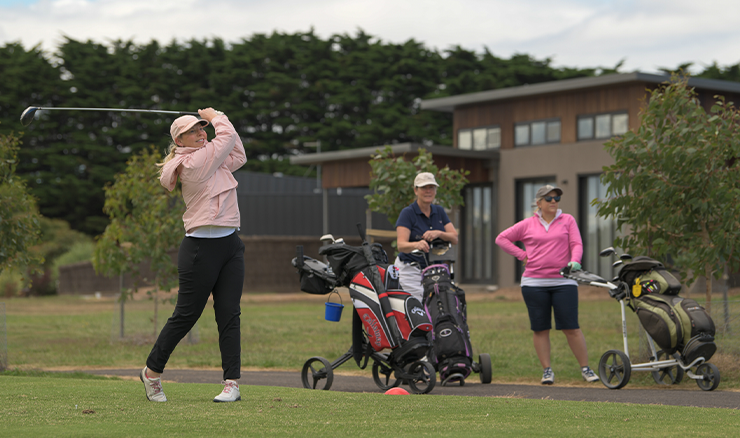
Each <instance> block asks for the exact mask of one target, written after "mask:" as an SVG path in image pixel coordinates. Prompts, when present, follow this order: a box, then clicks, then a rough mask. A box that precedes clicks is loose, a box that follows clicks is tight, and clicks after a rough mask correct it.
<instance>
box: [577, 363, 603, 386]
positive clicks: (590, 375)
mask: <svg viewBox="0 0 740 438" xmlns="http://www.w3.org/2000/svg"><path fill="white" fill-rule="evenodd" d="M581 375H582V376H583V380H585V381H587V382H596V381H597V380H599V376H597V375H596V373H594V370H592V369H591V367H589V366H588V365H586V366H585V367H583V368H581Z"/></svg>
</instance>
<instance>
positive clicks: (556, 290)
mask: <svg viewBox="0 0 740 438" xmlns="http://www.w3.org/2000/svg"><path fill="white" fill-rule="evenodd" d="M522 296H523V297H524V303H525V304H526V305H527V311H528V312H529V325H530V327H531V329H532V331H535V332H541V331H543V330H550V329H551V328H552V319H551V314H552V313H553V311H554V314H555V329H556V330H573V329H577V328H580V327H579V325H578V286H573V285H564V286H546V287H536V286H522Z"/></svg>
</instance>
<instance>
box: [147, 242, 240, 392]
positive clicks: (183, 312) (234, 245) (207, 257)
mask: <svg viewBox="0 0 740 438" xmlns="http://www.w3.org/2000/svg"><path fill="white" fill-rule="evenodd" d="M177 272H178V274H179V277H180V290H179V292H178V294H177V305H176V306H175V311H174V312H173V313H172V316H171V317H170V318H169V319H168V320H167V324H165V326H164V328H162V331H161V332H160V333H159V337H158V338H157V342H156V343H155V344H154V347H153V348H152V351H151V353H149V357H148V358H147V360H146V366H147V368H149V369H150V370H152V371H154V372H156V373H162V372H163V371H164V367H165V365H167V361H168V360H169V358H170V355H171V354H172V352H173V351H174V350H175V347H177V344H178V343H179V342H180V340H182V338H183V337H185V335H187V334H188V332H189V331H190V329H191V328H193V326H194V325H195V323H196V322H197V321H198V318H200V315H201V314H202V313H203V309H205V307H206V304H207V303H208V297H209V296H210V295H211V292H213V309H214V310H215V313H216V324H217V325H218V346H219V349H220V350H221V367H222V368H223V370H224V380H226V379H234V380H235V379H238V378H239V377H241V326H240V319H239V316H240V315H241V308H240V305H239V303H240V301H241V297H242V287H243V286H244V243H242V240H241V239H240V238H239V235H238V234H237V233H236V232H234V234H232V235H230V236H226V237H221V238H218V239H201V238H197V237H185V238H184V239H183V240H182V243H181V244H180V251H179V252H178V255H177Z"/></svg>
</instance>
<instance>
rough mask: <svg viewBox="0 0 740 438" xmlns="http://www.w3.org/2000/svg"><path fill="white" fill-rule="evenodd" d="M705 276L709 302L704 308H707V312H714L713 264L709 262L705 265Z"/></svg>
mask: <svg viewBox="0 0 740 438" xmlns="http://www.w3.org/2000/svg"><path fill="white" fill-rule="evenodd" d="M704 278H705V279H706V298H707V302H706V304H705V305H704V308H705V309H707V313H709V314H710V315H711V314H712V266H711V265H710V264H709V263H707V264H706V265H704Z"/></svg>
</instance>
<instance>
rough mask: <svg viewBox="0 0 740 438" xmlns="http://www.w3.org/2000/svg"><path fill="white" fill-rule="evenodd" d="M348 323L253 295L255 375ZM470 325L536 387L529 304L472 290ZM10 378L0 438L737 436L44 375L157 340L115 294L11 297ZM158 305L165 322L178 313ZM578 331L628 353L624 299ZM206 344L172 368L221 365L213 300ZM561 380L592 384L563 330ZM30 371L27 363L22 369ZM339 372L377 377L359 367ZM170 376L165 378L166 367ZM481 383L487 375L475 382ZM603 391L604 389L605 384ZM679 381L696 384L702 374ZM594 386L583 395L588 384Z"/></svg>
mask: <svg viewBox="0 0 740 438" xmlns="http://www.w3.org/2000/svg"><path fill="white" fill-rule="evenodd" d="M343 299H344V303H345V306H346V307H345V309H344V313H343V316H342V320H341V321H340V322H339V323H333V322H328V321H325V320H324V315H323V310H324V302H325V300H326V298H325V297H313V296H309V295H305V294H301V295H296V296H293V297H287V296H274V295H273V296H269V295H264V296H257V295H254V296H251V295H245V297H244V300H243V303H242V327H243V329H242V349H243V355H242V361H243V366H244V368H245V369H273V370H275V369H281V370H292V371H295V372H296V373H298V371H299V370H300V367H301V366H302V364H303V362H304V361H305V360H306V359H308V358H309V357H311V356H324V357H327V358H328V359H330V360H333V359H335V358H336V357H338V356H339V355H341V354H342V353H344V352H345V351H346V350H347V348H348V347H349V343H350V324H349V320H350V318H349V315H350V311H351V305H349V302H348V297H346V295H345V296H344V297H343ZM469 301H470V310H469V318H470V328H471V335H472V338H473V339H472V340H473V345H474V347H475V349H476V350H477V351H476V353H481V352H487V353H489V354H491V358H492V360H493V384H494V385H495V384H497V383H536V382H537V381H538V380H539V373H540V369H539V368H540V367H539V364H538V363H537V362H536V357H535V356H534V352H533V351H532V350H533V349H532V347H531V333H530V332H529V331H528V323H527V317H526V309H525V308H524V305H523V303H521V302H517V301H515V300H507V299H503V297H502V296H500V295H499V296H497V295H496V294H491V295H481V296H473V295H471V296H470V300H469ZM5 302H6V309H7V336H8V359H9V365H10V369H11V372H7V373H5V374H2V375H0V421H2V427H1V428H0V436H9V437H10V436H12V437H17V436H53V437H57V436H75V437H79V436H127V437H129V436H166V435H170V436H194V437H195V436H206V435H208V436H350V435H352V436H378V435H383V434H392V435H393V436H491V435H494V436H568V437H573V436H615V435H617V436H618V435H620V434H627V433H629V434H635V433H639V434H641V435H649V436H676V435H691V436H712V437H722V436H728V437H729V436H740V430H739V429H740V417H739V415H740V411H738V410H730V409H705V408H686V407H676V406H655V405H631V404H618V403H593V402H566V401H555V400H526V399H520V398H508V397H504V398H495V397H457V396H439V395H435V396H419V395H410V396H390V395H384V394H382V391H380V390H378V391H377V392H375V393H366V394H358V393H341V392H337V391H312V390H304V389H295V388H282V387H269V386H267V387H266V386H250V385H249V382H248V381H243V382H242V401H241V402H239V403H232V404H216V403H213V402H212V401H211V399H212V397H213V396H215V395H216V394H218V392H219V391H220V389H221V388H222V387H221V386H219V385H217V384H184V383H167V385H166V391H167V395H168V397H169V398H170V401H169V402H167V403H163V404H155V403H151V402H148V401H146V399H145V397H144V391H143V388H142V385H141V383H140V382H139V381H138V380H118V379H100V378H98V379H93V378H91V377H90V376H88V375H85V376H82V375H79V374H78V375H71V376H70V375H55V374H52V375H49V374H48V373H40V374H38V376H37V375H36V374H34V373H33V372H31V371H30V370H34V369H47V370H53V369H67V370H69V369H89V368H96V367H105V368H113V367H118V368H132V367H133V368H136V367H141V366H143V363H144V360H145V358H146V355H147V354H148V352H149V350H150V348H151V342H152V341H153V321H152V315H153V304H152V302H151V301H148V300H146V299H141V300H137V301H135V302H133V303H129V304H127V306H126V315H127V316H126V319H125V323H126V332H127V337H126V338H125V339H124V340H118V339H117V333H118V330H119V328H120V326H119V323H120V321H119V320H117V319H116V315H117V314H118V309H117V308H116V303H115V302H114V300H113V299H111V298H107V299H106V298H103V299H99V300H96V299H94V298H90V297H48V298H31V299H19V298H14V299H10V300H6V301H5ZM171 310H172V306H171V305H170V304H161V305H160V309H159V313H160V323H159V326H160V327H161V325H162V324H163V323H164V321H165V319H166V317H167V316H169V314H170V313H171ZM581 312H582V319H581V321H582V326H583V328H584V332H585V334H586V339H587V342H588V343H589V348H590V351H591V353H590V357H591V361H592V364H593V365H592V366H595V365H596V364H597V363H598V358H599V357H600V356H601V354H602V353H603V352H604V351H606V350H608V349H611V348H618V349H619V348H621V332H620V327H619V324H620V319H619V306H618V304H617V303H616V302H614V301H612V300H584V301H582V303H581ZM628 321H630V322H629V324H628V325H629V327H628V329H630V330H632V332H631V342H633V345H635V348H636V347H637V346H638V345H639V340H638V336H637V333H638V332H637V330H636V324H637V322H636V318H635V317H634V315H631V314H630V315H628ZM197 333H198V338H199V342H197V343H194V344H188V343H187V342H183V343H182V344H181V345H180V346H179V347H178V348H177V350H176V351H175V353H174V354H173V356H172V358H171V361H170V365H171V366H172V367H176V368H218V367H219V365H220V363H219V354H218V346H217V333H216V328H215V323H214V322H213V311H212V309H211V308H210V307H207V308H206V311H205V312H204V314H203V317H202V318H201V321H200V322H199V324H198V332H197ZM552 340H553V364H554V365H553V366H554V367H555V369H556V370H558V371H557V379H558V380H557V384H558V385H569V386H576V387H579V386H583V387H584V388H585V387H587V386H589V385H588V384H585V383H584V382H583V381H582V380H581V378H580V376H579V373H578V369H577V365H576V364H575V359H573V357H572V354H570V351H569V350H568V349H567V345H566V343H565V339H564V336H562V334H560V333H553V336H552ZM712 362H713V363H715V364H717V366H719V367H720V370H721V372H722V384H721V385H720V388H719V390H727V389H731V388H737V387H738V371H737V368H738V366H737V364H735V361H734V360H732V356H729V355H723V354H719V353H718V355H717V356H716V359H713V360H712ZM12 370H21V371H12ZM337 372H342V373H352V374H362V375H367V376H369V375H370V370H369V369H366V370H360V369H359V368H358V367H357V366H356V365H355V364H354V362H353V361H350V362H348V363H346V364H345V365H343V366H342V367H340V368H338V369H337ZM165 377H166V375H165ZM473 378H475V379H476V380H477V379H478V377H477V376H474V377H473ZM598 385H600V383H599V384H598ZM628 387H640V388H655V389H658V390H662V391H670V388H668V387H665V386H658V385H656V384H655V382H653V380H652V378H651V376H650V374H649V373H633V377H632V379H631V380H630V383H629V385H628ZM677 387H680V388H681V389H688V390H696V391H699V389H698V387H697V386H696V384H695V383H693V382H683V383H681V384H680V385H678V386H677ZM584 390H587V389H584Z"/></svg>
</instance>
